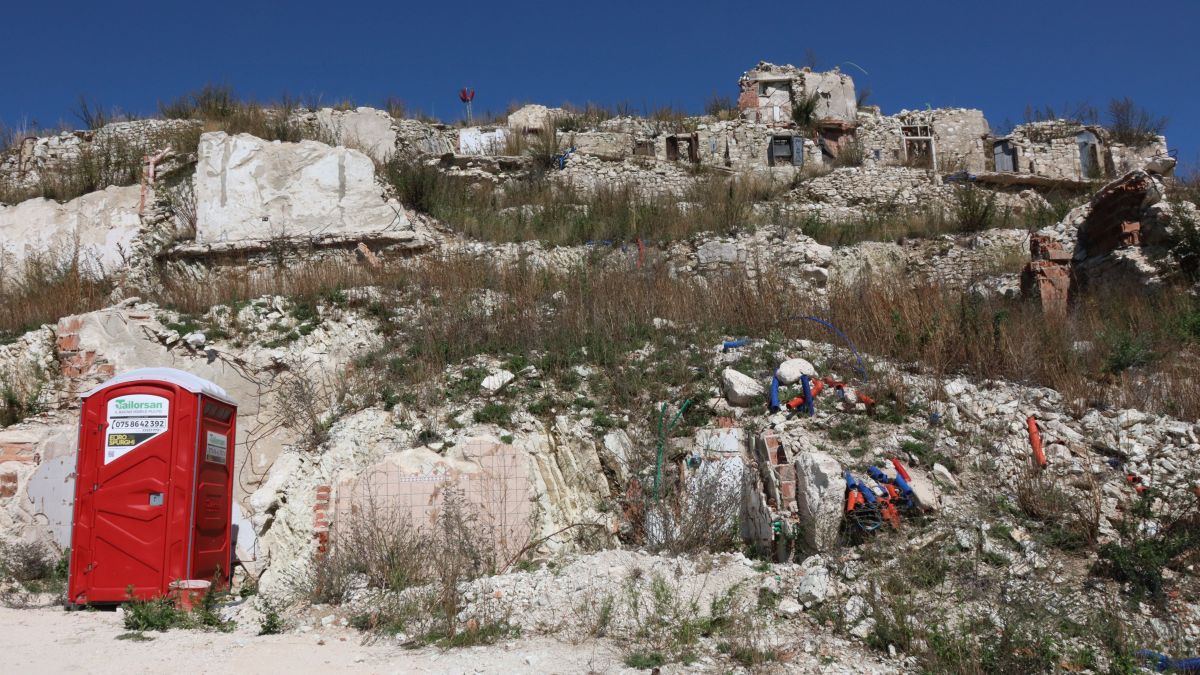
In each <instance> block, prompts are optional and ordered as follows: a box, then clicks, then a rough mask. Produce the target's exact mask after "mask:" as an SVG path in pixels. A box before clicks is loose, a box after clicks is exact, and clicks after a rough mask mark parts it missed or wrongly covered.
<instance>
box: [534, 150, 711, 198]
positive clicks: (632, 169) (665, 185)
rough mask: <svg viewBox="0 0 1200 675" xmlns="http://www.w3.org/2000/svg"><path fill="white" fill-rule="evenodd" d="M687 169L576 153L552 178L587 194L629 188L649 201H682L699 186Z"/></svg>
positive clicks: (673, 164)
mask: <svg viewBox="0 0 1200 675" xmlns="http://www.w3.org/2000/svg"><path fill="white" fill-rule="evenodd" d="M687 166H688V164H687V162H657V161H655V160H654V159H653V158H642V157H629V158H626V159H625V160H623V161H620V162H611V161H605V160H602V159H600V158H599V157H596V156H593V155H584V154H579V153H576V154H573V155H571V156H570V157H569V158H567V161H566V165H565V167H564V168H563V169H562V170H561V171H554V172H553V173H552V174H551V176H552V178H553V179H554V180H556V181H559V182H561V183H564V184H569V185H571V186H573V187H575V188H577V189H579V190H582V191H584V192H594V191H595V190H597V189H599V188H602V187H606V186H608V187H613V186H622V185H629V186H631V187H633V188H634V189H635V190H636V191H637V192H638V194H641V195H643V196H646V197H653V196H658V195H674V196H677V197H679V196H684V195H686V194H687V192H688V191H689V190H690V189H691V188H692V186H694V185H695V184H696V177H695V175H694V174H693V173H692V172H690V171H689V170H688V168H687Z"/></svg>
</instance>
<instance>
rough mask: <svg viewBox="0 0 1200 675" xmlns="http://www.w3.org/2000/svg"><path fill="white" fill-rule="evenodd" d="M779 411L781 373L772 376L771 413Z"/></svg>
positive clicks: (777, 372) (776, 372)
mask: <svg viewBox="0 0 1200 675" xmlns="http://www.w3.org/2000/svg"><path fill="white" fill-rule="evenodd" d="M777 410H779V371H775V374H774V375H772V376H771V412H775V411H777Z"/></svg>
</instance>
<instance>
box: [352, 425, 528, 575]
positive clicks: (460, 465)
mask: <svg viewBox="0 0 1200 675" xmlns="http://www.w3.org/2000/svg"><path fill="white" fill-rule="evenodd" d="M449 455H450V456H442V455H439V454H438V453H436V452H434V451H432V450H430V449H428V448H415V449H412V450H405V451H402V452H399V453H393V454H391V455H388V456H387V457H385V458H384V459H383V460H381V461H380V462H377V463H376V464H374V465H372V466H371V467H368V468H367V469H366V470H365V471H363V472H362V473H360V474H359V475H357V476H355V477H352V478H347V479H345V480H343V481H341V482H340V483H339V484H338V485H337V486H336V487H335V489H334V491H333V493H334V494H335V495H336V501H335V508H334V514H333V516H334V517H333V521H332V523H331V526H332V527H331V533H332V534H333V536H334V537H336V536H337V532H338V528H339V526H340V527H342V528H347V527H354V526H355V525H356V524H358V523H372V524H383V523H391V524H394V525H400V526H408V527H413V528H420V529H428V528H432V527H434V526H435V525H436V523H437V519H438V518H439V517H440V515H441V514H442V513H443V512H444V511H445V509H446V498H447V495H448V494H449V493H450V492H452V491H453V492H455V493H457V494H458V495H459V497H460V498H461V500H462V505H463V506H465V507H466V508H467V510H468V511H467V512H468V514H473V515H474V516H475V518H476V520H475V523H474V524H475V525H477V526H478V527H480V528H481V529H482V531H483V533H484V536H486V537H489V538H490V539H491V541H490V542H488V543H490V544H491V545H492V546H493V547H494V548H495V550H496V551H497V552H498V555H499V558H500V559H501V560H508V559H512V558H515V557H516V555H517V554H518V553H519V552H520V551H521V550H522V549H523V548H524V547H525V546H526V545H527V544H529V543H530V542H531V541H532V539H533V532H534V531H533V528H532V524H533V516H534V509H533V502H532V501H531V498H532V491H531V488H530V476H531V473H532V471H533V468H532V467H531V465H530V460H529V457H528V456H527V455H525V454H524V453H522V452H520V451H518V450H517V449H516V448H514V447H512V446H511V445H504V444H501V443H497V442H495V441H492V440H490V439H482V438H481V439H472V440H470V441H467V442H466V443H464V444H462V447H461V449H459V448H457V447H456V448H455V450H454V451H452V452H451V453H449ZM476 543H483V542H476Z"/></svg>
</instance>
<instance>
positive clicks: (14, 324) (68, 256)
mask: <svg viewBox="0 0 1200 675" xmlns="http://www.w3.org/2000/svg"><path fill="white" fill-rule="evenodd" d="M5 262H6V259H5V257H4V255H3V254H2V253H0V344H3V343H5V342H8V341H10V340H13V339H15V338H16V337H17V336H19V335H21V334H22V333H24V332H25V331H29V330H33V329H35V328H37V327H38V326H41V325H42V324H47V323H55V322H57V321H58V319H59V318H61V317H64V316H68V315H71V314H78V313H80V312H88V311H91V310H94V309H99V308H101V307H103V306H105V305H107V304H108V303H109V297H110V294H111V293H112V290H113V282H112V280H111V279H110V278H108V277H107V276H106V275H105V273H104V270H102V269H101V268H100V267H99V266H98V265H96V264H94V263H92V262H91V261H89V260H88V259H87V258H86V257H85V256H83V255H81V254H79V253H78V252H77V251H73V252H66V253H63V254H60V255H53V254H49V253H44V254H40V255H31V256H29V257H27V258H25V259H24V260H23V261H22V262H21V263H20V264H13V263H12V262H11V261H7V262H8V264H7V265H6V264H5Z"/></svg>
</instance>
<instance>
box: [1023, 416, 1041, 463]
mask: <svg viewBox="0 0 1200 675" xmlns="http://www.w3.org/2000/svg"><path fill="white" fill-rule="evenodd" d="M1025 423H1026V424H1028V425H1029V444H1030V445H1031V446H1033V461H1035V462H1037V465H1038V466H1040V467H1042V468H1045V466H1046V453H1044V452H1042V434H1041V432H1039V431H1038V425H1037V420H1036V419H1034V417H1033V415H1030V416H1029V419H1027V420H1025Z"/></svg>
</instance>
